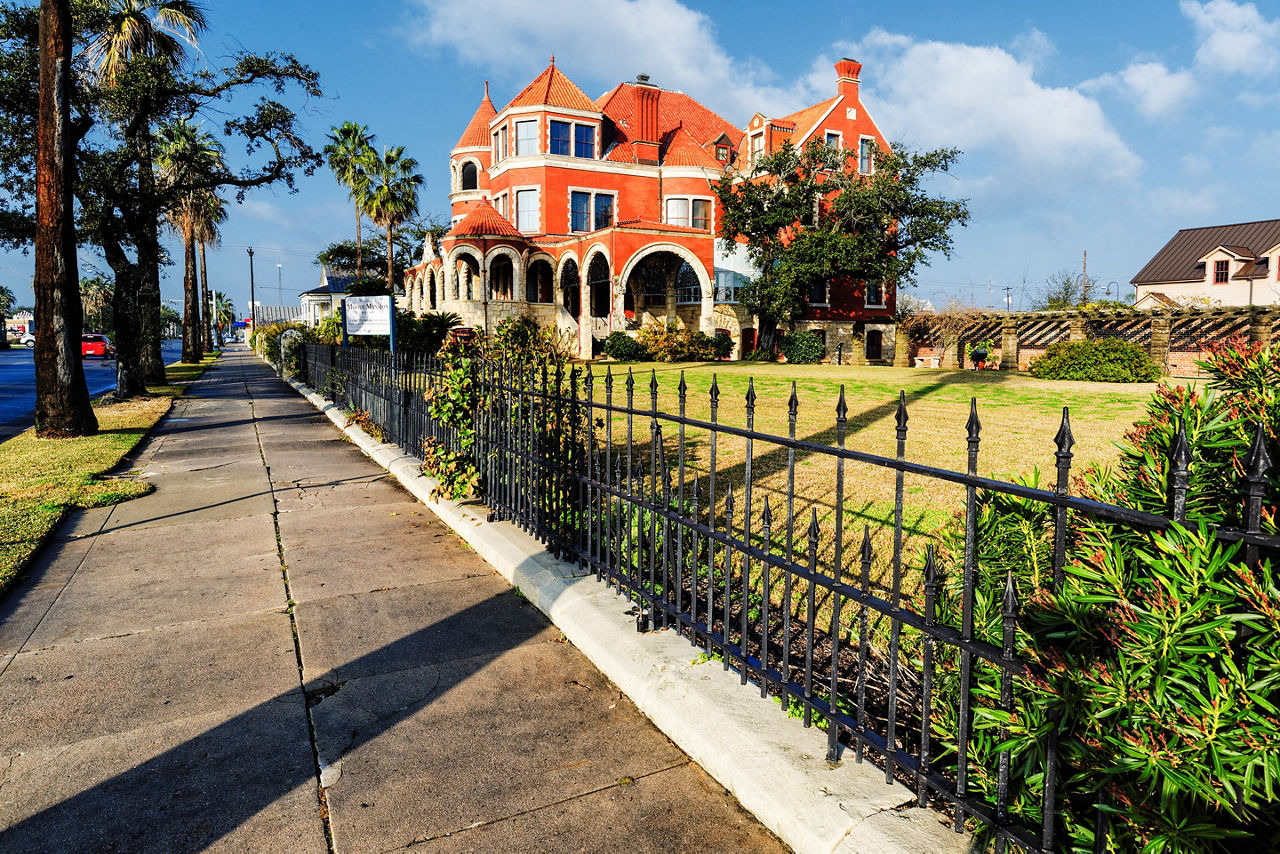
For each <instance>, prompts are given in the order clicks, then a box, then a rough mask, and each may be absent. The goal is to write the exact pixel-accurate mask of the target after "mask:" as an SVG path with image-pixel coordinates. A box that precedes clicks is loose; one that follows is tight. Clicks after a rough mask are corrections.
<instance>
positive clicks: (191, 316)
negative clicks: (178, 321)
mask: <svg viewBox="0 0 1280 854" xmlns="http://www.w3.org/2000/svg"><path fill="white" fill-rule="evenodd" d="M182 262H183V263H182V361H183V362H185V363H187V364H189V365H198V364H200V360H201V359H203V358H204V349H203V348H202V347H201V346H200V339H201V337H202V336H201V335H200V281H199V279H198V278H197V277H196V238H195V232H194V230H193V229H192V228H191V226H190V224H188V225H187V226H186V227H185V228H183V229H182Z"/></svg>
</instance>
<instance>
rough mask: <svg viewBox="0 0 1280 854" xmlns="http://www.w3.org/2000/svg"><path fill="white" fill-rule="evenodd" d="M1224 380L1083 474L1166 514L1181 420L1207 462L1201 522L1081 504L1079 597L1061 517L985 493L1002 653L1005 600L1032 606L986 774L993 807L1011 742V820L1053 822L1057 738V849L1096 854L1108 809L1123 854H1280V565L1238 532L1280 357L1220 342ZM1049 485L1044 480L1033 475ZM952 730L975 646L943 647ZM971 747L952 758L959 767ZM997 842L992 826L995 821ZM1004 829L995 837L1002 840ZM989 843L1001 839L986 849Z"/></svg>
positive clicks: (995, 694)
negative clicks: (963, 656) (1220, 535)
mask: <svg viewBox="0 0 1280 854" xmlns="http://www.w3.org/2000/svg"><path fill="white" fill-rule="evenodd" d="M1202 367H1204V368H1205V370H1206V371H1207V372H1208V373H1209V375H1210V380H1209V383H1208V385H1209V390H1208V392H1207V393H1203V394H1201V393H1199V392H1195V391H1190V390H1187V389H1184V388H1169V387H1167V386H1161V387H1160V388H1159V389H1158V390H1157V392H1156V393H1155V394H1154V395H1153V396H1152V399H1151V402H1150V404H1149V407H1148V412H1147V417H1146V418H1145V419H1144V420H1143V421H1141V422H1139V423H1138V424H1136V425H1135V426H1134V428H1133V429H1132V430H1130V431H1129V433H1128V434H1126V437H1125V440H1124V441H1123V442H1122V443H1120V446H1119V447H1120V458H1119V461H1118V462H1117V464H1116V465H1115V467H1114V468H1106V469H1092V470H1087V471H1085V472H1084V473H1083V474H1082V475H1081V476H1080V477H1079V478H1077V479H1076V482H1075V485H1074V488H1073V491H1075V492H1077V493H1078V494H1080V495H1082V496H1083V497H1086V498H1090V499H1094V500H1098V501H1105V502H1109V503H1116V504H1120V505H1122V506H1126V507H1131V508H1134V509H1138V510H1144V511H1147V512H1151V513H1158V514H1164V513H1166V512H1167V508H1168V505H1169V498H1170V496H1169V494H1168V489H1169V486H1168V484H1169V459H1170V456H1171V453H1172V450H1173V448H1174V446H1175V442H1176V438H1177V435H1178V431H1179V428H1180V425H1184V427H1185V431H1186V438H1187V448H1188V451H1189V456H1190V461H1191V462H1190V466H1189V489H1188V493H1187V522H1186V524H1185V525H1174V526H1172V527H1171V528H1169V529H1168V530H1166V531H1164V532H1152V531H1145V530H1142V529H1139V528H1135V527H1131V526H1121V525H1116V524H1112V523H1109V522H1104V521H1098V520H1096V519H1093V518H1092V517H1087V516H1084V515H1083V514H1072V516H1071V517H1070V521H1069V530H1068V536H1067V553H1066V563H1065V566H1064V581H1063V586H1062V589H1061V591H1059V592H1057V593H1054V592H1052V588H1051V585H1050V580H1051V576H1050V573H1051V571H1052V548H1053V530H1054V525H1053V511H1052V510H1051V508H1049V507H1048V506H1046V505H1044V504H1041V503H1039V502H1034V501H1029V500H1026V499H1022V498H1018V497H1016V496H1009V495H1003V494H998V493H994V492H989V491H979V494H978V506H977V517H976V523H977V530H978V539H977V554H976V558H977V562H976V567H975V568H976V576H977V592H976V595H975V600H974V625H975V636H976V637H978V638H980V639H982V640H985V641H987V642H988V643H992V644H995V645H996V646H1001V645H1002V642H1003V636H1002V618H1003V593H1004V591H1005V587H1006V585H1007V584H1012V587H1013V589H1014V591H1015V593H1016V600H1017V602H1018V603H1019V604H1020V608H1021V615H1020V617H1019V620H1018V629H1017V634H1016V638H1015V647H1016V650H1017V653H1018V654H1019V655H1020V656H1021V657H1023V658H1024V659H1025V660H1027V661H1028V662H1029V663H1030V672H1029V673H1028V674H1027V675H1026V676H1025V677H1019V678H1018V679H1017V685H1018V689H1017V690H1016V691H1015V698H1016V700H1015V707H1014V709H1013V710H1012V712H1005V711H1003V710H1002V709H1001V708H1000V703H999V700H1000V697H999V686H998V682H997V681H996V679H995V678H994V671H993V670H990V669H988V668H985V666H983V665H979V669H980V670H984V671H985V673H984V675H983V678H980V679H976V680H975V685H977V687H976V688H975V690H974V695H973V698H974V703H975V708H974V715H973V724H972V733H973V735H972V740H971V750H970V762H971V766H970V768H971V773H970V777H969V780H970V785H971V787H972V789H973V791H976V792H981V793H982V794H984V795H986V796H987V797H988V798H989V799H990V800H991V801H992V802H994V800H995V790H996V785H997V782H998V780H997V777H996V774H995V769H996V767H997V757H998V751H999V750H1000V749H1001V748H1008V749H1009V750H1010V754H1011V755H1010V765H1011V769H1012V773H1011V775H1010V779H1011V783H1012V785H1011V789H1010V798H1011V802H1010V811H1011V813H1012V814H1013V815H1014V816H1016V817H1018V818H1019V819H1021V820H1022V821H1023V822H1024V823H1026V824H1028V825H1030V826H1032V827H1036V826H1039V824H1040V822H1041V815H1040V810H1041V806H1040V804H1041V800H1040V799H1041V797H1042V794H1043V784H1044V780H1043V768H1044V761H1045V756H1044V754H1043V748H1042V746H1041V745H1042V742H1043V737H1044V735H1045V734H1046V733H1047V732H1049V731H1050V729H1052V728H1055V727H1056V728H1057V731H1058V733H1059V756H1058V761H1059V770H1058V783H1057V785H1058V799H1057V803H1058V811H1057V815H1056V824H1057V828H1058V835H1059V842H1058V845H1059V848H1060V849H1061V850H1069V851H1092V850H1095V847H1094V842H1095V840H1094V833H1095V828H1096V826H1097V824H1096V818H1097V814H1098V813H1097V807H1096V805H1097V804H1102V805H1103V809H1104V810H1105V811H1106V814H1107V816H1108V821H1107V823H1106V825H1107V829H1106V834H1107V837H1106V839H1105V840H1102V841H1101V842H1100V850H1106V851H1152V852H1157V851H1168V852H1174V851H1177V852H1240V851H1248V852H1256V851H1272V850H1280V801H1278V800H1277V796H1276V790H1277V786H1280V572H1278V571H1277V566H1276V564H1277V557H1278V555H1277V554H1276V553H1274V552H1273V551H1269V550H1267V549H1265V548H1264V549H1262V551H1261V554H1260V558H1261V560H1260V561H1259V565H1258V566H1257V567H1251V566H1250V565H1249V564H1248V563H1246V561H1245V554H1244V551H1243V549H1242V548H1241V547H1240V546H1239V544H1237V543H1224V542H1219V541H1218V540H1217V539H1216V537H1215V536H1214V534H1213V531H1214V529H1215V528H1218V527H1220V526H1224V525H1225V526H1229V527H1239V526H1241V525H1242V524H1243V522H1244V520H1243V519H1242V502H1241V500H1240V489H1241V483H1242V479H1243V476H1244V474H1245V467H1246V461H1247V460H1248V459H1249V457H1250V450H1251V446H1252V445H1253V443H1254V441H1255V439H1256V437H1257V435H1258V429H1257V428H1258V425H1259V424H1260V425H1261V427H1262V431H1261V437H1262V442H1263V446H1264V447H1265V449H1266V450H1267V452H1268V453H1269V455H1270V457H1271V459H1273V460H1276V459H1280V445H1278V443H1277V432H1278V431H1277V428H1278V427H1280V406H1278V405H1277V392H1276V387H1277V383H1276V381H1277V379H1278V377H1277V363H1276V360H1275V358H1274V354H1273V351H1271V350H1270V348H1263V347H1260V346H1258V345H1250V344H1248V343H1247V342H1243V341H1239V340H1237V341H1233V342H1228V343H1227V344H1222V345H1217V346H1215V347H1213V348H1210V354H1209V359H1208V360H1207V361H1206V362H1204V363H1202ZM1032 485H1034V481H1032ZM1278 500H1280V478H1277V477H1276V476H1275V474H1273V473H1268V476H1267V478H1266V481H1265V484H1264V490H1263V501H1262V505H1263V508H1262V530H1263V532H1264V533H1268V534H1274V533H1275V532H1276V507H1277V503H1278ZM963 549H964V534H963V524H962V521H961V520H957V523H956V524H955V525H952V526H950V527H949V529H948V530H947V531H946V532H945V533H944V536H943V538H942V542H941V544H940V547H939V553H938V557H939V561H940V563H941V564H942V565H943V567H944V573H943V580H942V584H941V590H940V593H939V607H940V613H941V614H942V615H943V619H944V620H945V621H947V622H949V623H950V624H952V625H958V620H959V614H960V611H961V607H962V599H961V597H962V572H961V566H962V561H961V556H962V555H963ZM939 653H940V654H939V656H938V663H939V668H940V669H939V674H938V680H937V696H938V703H937V706H936V707H935V714H934V715H933V724H934V730H935V732H936V733H937V734H938V735H939V736H941V737H942V738H941V740H942V742H943V743H944V744H945V743H946V741H947V739H948V738H952V737H953V736H951V735H949V734H952V733H955V732H956V731H957V730H956V727H957V725H958V721H957V720H956V711H955V710H956V708H957V707H958V700H959V667H958V656H957V655H956V654H955V653H954V652H951V651H949V650H942V649H940V650H939ZM955 760H956V757H955V755H954V752H951V753H947V752H944V753H942V754H941V755H939V757H938V765H937V766H936V767H950V768H952V769H954V766H955ZM979 833H980V834H985V833H986V831H985V830H984V829H982V828H979ZM988 835H989V834H988ZM987 841H989V839H988V840H987Z"/></svg>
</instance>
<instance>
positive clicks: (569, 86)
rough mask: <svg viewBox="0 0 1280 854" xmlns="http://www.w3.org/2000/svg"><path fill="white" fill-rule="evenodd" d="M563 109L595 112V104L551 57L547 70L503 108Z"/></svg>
mask: <svg viewBox="0 0 1280 854" xmlns="http://www.w3.org/2000/svg"><path fill="white" fill-rule="evenodd" d="M512 107H565V108H567V109H570V110H586V111H587V112H589V113H594V112H596V111H597V110H596V104H595V102H594V101H592V100H591V99H590V98H588V97H587V93H586V92H583V91H582V90H581V89H579V88H578V86H577V84H575V83H574V82H573V81H572V80H570V79H569V78H568V77H566V76H565V73H564V72H563V71H561V70H560V69H558V68H556V58H555V57H554V56H552V57H551V64H550V65H548V66H547V70H546V71H544V72H542V73H541V74H539V75H538V76H537V77H535V78H534V80H533V82H532V83H530V84H529V85H528V86H526V87H524V89H523V90H522V91H521V92H520V94H519V95H516V96H515V97H514V98H512V99H511V103H510V104H507V105H506V106H505V107H503V109H504V110H509V109H511V108H512Z"/></svg>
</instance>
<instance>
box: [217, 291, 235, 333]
mask: <svg viewBox="0 0 1280 854" xmlns="http://www.w3.org/2000/svg"><path fill="white" fill-rule="evenodd" d="M213 322H214V323H215V324H217V326H218V343H219V344H221V343H222V330H224V329H230V328H231V327H232V326H233V325H234V324H235V322H236V307H235V304H234V303H232V302H231V298H230V297H228V296H227V295H226V294H224V293H223V292H222V291H214V292H213Z"/></svg>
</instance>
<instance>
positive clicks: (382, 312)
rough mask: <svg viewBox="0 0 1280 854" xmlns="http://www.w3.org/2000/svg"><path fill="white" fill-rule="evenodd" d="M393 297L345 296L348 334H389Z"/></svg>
mask: <svg viewBox="0 0 1280 854" xmlns="http://www.w3.org/2000/svg"><path fill="white" fill-rule="evenodd" d="M394 300H395V298H394V297H390V296H385V297H347V300H346V306H347V334H348V335H390V334H391V314H392V306H393V305H394Z"/></svg>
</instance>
